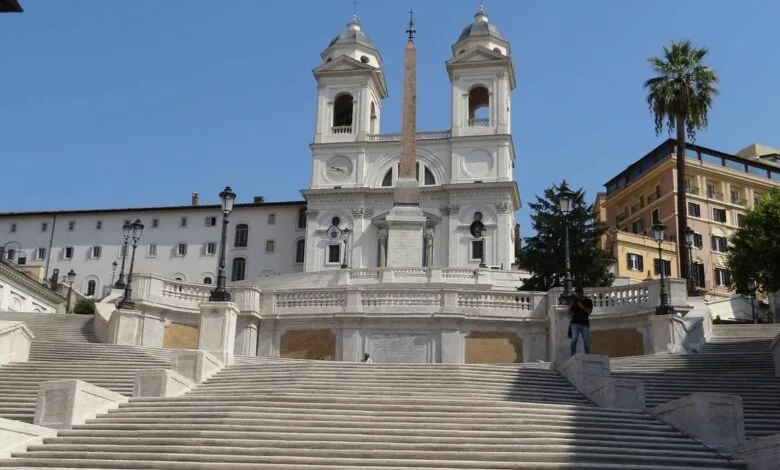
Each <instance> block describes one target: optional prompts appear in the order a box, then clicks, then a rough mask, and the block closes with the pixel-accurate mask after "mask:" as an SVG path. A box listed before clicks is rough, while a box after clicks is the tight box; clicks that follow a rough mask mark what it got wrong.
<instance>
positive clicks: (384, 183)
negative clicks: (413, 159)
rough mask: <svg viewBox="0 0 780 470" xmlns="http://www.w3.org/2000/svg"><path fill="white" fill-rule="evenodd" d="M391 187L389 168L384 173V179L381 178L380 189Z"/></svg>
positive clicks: (391, 175)
mask: <svg viewBox="0 0 780 470" xmlns="http://www.w3.org/2000/svg"><path fill="white" fill-rule="evenodd" d="M392 185H393V169H392V168H390V169H389V170H387V173H385V177H384V178H382V187H385V188H389V187H390V186H392Z"/></svg>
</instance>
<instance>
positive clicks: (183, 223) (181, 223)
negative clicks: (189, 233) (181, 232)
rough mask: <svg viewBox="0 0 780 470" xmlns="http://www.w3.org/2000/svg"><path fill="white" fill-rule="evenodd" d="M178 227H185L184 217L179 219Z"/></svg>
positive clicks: (185, 220) (185, 219)
mask: <svg viewBox="0 0 780 470" xmlns="http://www.w3.org/2000/svg"><path fill="white" fill-rule="evenodd" d="M179 227H182V228H185V227H187V218H186V217H182V218H181V220H180V221H179Z"/></svg>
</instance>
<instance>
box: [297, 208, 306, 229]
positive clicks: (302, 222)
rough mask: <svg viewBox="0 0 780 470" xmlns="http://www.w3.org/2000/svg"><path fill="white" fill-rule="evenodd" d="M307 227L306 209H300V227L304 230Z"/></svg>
mask: <svg viewBox="0 0 780 470" xmlns="http://www.w3.org/2000/svg"><path fill="white" fill-rule="evenodd" d="M305 228H306V209H305V208H303V207H302V208H300V209H298V229H300V230H303V229H305Z"/></svg>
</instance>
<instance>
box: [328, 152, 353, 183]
mask: <svg viewBox="0 0 780 470" xmlns="http://www.w3.org/2000/svg"><path fill="white" fill-rule="evenodd" d="M325 175H326V177H327V178H328V179H329V180H331V181H344V180H346V179H347V178H349V177H350V176H351V175H352V160H350V159H349V158H347V157H345V156H342V155H336V156H335V157H330V158H329V159H328V161H327V162H325Z"/></svg>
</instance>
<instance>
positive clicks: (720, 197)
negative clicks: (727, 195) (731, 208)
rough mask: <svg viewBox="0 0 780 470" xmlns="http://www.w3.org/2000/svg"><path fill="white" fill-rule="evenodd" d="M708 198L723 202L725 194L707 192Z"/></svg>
mask: <svg viewBox="0 0 780 470" xmlns="http://www.w3.org/2000/svg"><path fill="white" fill-rule="evenodd" d="M707 197H708V198H710V199H715V200H716V201H722V200H723V193H721V192H718V191H707Z"/></svg>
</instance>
